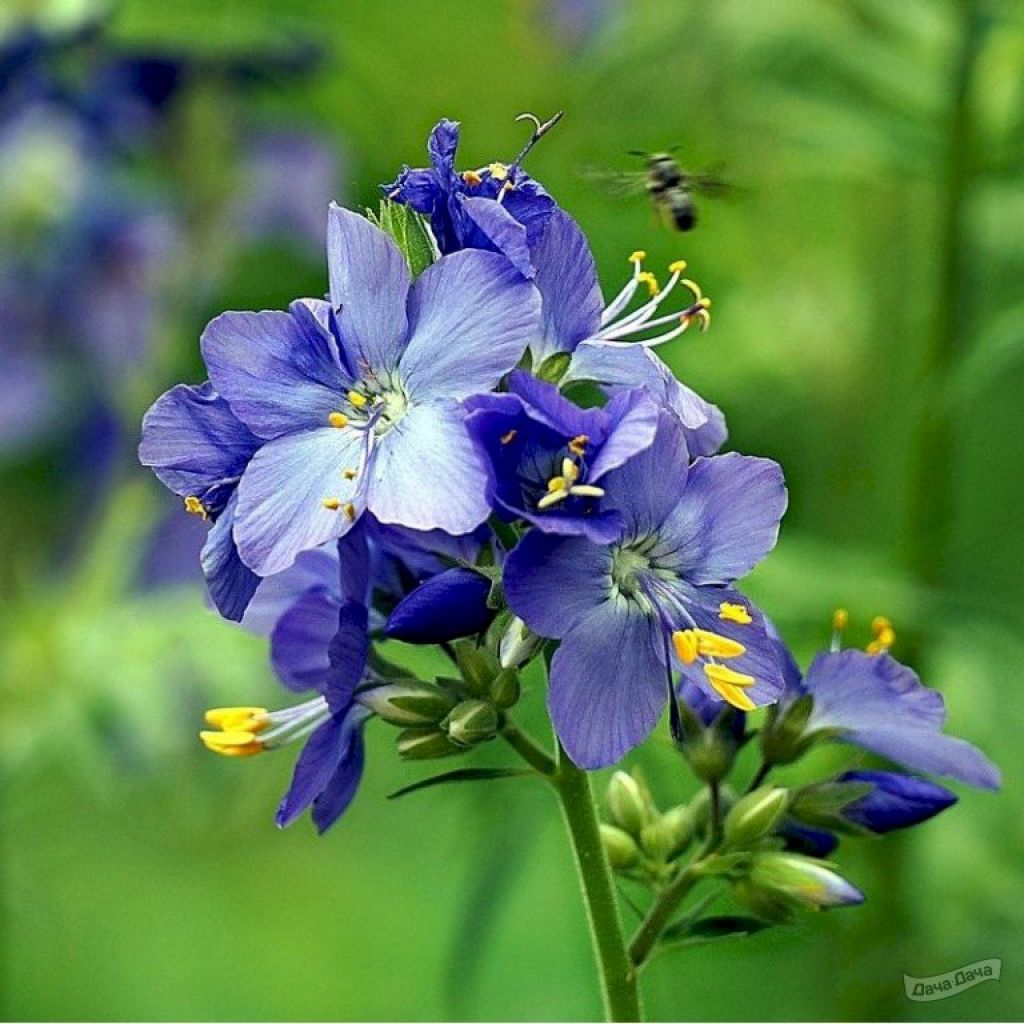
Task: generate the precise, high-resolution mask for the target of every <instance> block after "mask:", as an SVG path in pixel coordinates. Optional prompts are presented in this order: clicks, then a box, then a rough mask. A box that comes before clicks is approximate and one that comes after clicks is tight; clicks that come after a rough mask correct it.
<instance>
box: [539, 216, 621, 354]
mask: <svg viewBox="0 0 1024 1024" xmlns="http://www.w3.org/2000/svg"><path fill="white" fill-rule="evenodd" d="M531 257H532V260H533V266H534V268H535V269H536V284H537V288H538V289H539V291H540V294H541V299H542V300H543V307H542V312H541V319H540V324H539V325H538V331H537V334H536V335H535V337H534V338H533V340H532V341H531V342H530V351H531V352H532V353H533V360H534V363H535V364H539V363H541V362H543V361H544V360H545V359H547V358H548V357H549V356H552V355H554V354H555V353H556V352H572V351H573V350H574V349H575V348H576V346H577V345H579V343H580V342H581V341H583V340H584V339H585V338H589V337H590V336H591V335H593V334H595V333H596V332H597V330H598V328H599V327H600V325H601V310H602V309H603V308H604V298H603V297H602V295H601V286H600V284H598V280H597V267H596V266H595V264H594V256H593V254H592V253H591V251H590V245H589V244H588V243H587V239H586V236H585V235H584V234H583V232H582V231H581V230H580V227H579V225H578V224H577V223H576V221H574V220H573V219H572V217H570V216H569V214H567V213H566V212H565V211H564V210H561V209H555V210H554V211H553V212H552V213H551V214H550V215H549V216H548V218H547V222H546V224H545V226H544V231H543V234H542V235H541V236H540V239H539V241H538V242H537V243H536V245H534V246H533V249H532V253H531Z"/></svg>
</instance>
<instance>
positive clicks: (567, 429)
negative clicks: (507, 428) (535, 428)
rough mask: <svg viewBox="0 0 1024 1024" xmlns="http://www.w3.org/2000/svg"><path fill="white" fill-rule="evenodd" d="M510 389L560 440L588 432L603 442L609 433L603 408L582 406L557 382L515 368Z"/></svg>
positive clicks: (537, 419)
mask: <svg viewBox="0 0 1024 1024" xmlns="http://www.w3.org/2000/svg"><path fill="white" fill-rule="evenodd" d="M508 389H509V391H510V392H511V393H512V394H514V395H516V396H517V397H518V398H519V399H521V401H522V404H523V405H524V406H525V409H526V413H527V415H528V416H529V417H530V419H532V420H534V421H535V422H537V423H540V424H543V425H544V426H545V427H547V428H548V429H549V430H552V431H554V432H555V433H556V434H558V435H559V440H562V439H564V440H569V439H570V438H572V437H575V436H576V435H577V434H587V435H590V436H592V437H593V438H594V440H595V441H598V442H601V441H604V437H605V434H606V433H607V429H606V424H607V416H606V415H605V413H604V411H603V410H601V409H582V408H580V406H578V405H577V404H576V403H575V402H571V401H569V399H567V398H565V397H564V396H563V395H562V393H561V391H559V389H558V385H557V384H551V383H549V382H548V381H546V380H540V378H538V377H534V376H533V375H532V374H529V373H525V372H524V371H522V370H513V371H512V373H510V374H509V375H508ZM483 397H486V396H483ZM498 397H500V396H498ZM477 400H479V399H477Z"/></svg>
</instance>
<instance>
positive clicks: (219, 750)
mask: <svg viewBox="0 0 1024 1024" xmlns="http://www.w3.org/2000/svg"><path fill="white" fill-rule="evenodd" d="M199 738H200V739H201V740H202V741H203V745H204V746H205V747H206V749H207V750H212V751H213V752H214V753H215V754H222V755H223V756H224V757H250V756H252V755H253V754H261V753H262V752H263V750H264V747H263V744H262V743H260V741H259V740H258V739H257V738H256V736H255V735H254V734H253V733H251V732H246V731H245V730H243V729H236V730H232V731H229V732H214V731H211V730H206V729H204V730H203V731H202V732H201V733H200V734H199Z"/></svg>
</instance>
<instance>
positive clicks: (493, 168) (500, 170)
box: [487, 161, 508, 181]
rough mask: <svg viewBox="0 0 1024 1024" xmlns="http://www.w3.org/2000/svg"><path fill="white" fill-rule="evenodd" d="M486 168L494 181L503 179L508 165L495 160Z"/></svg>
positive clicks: (505, 176)
mask: <svg viewBox="0 0 1024 1024" xmlns="http://www.w3.org/2000/svg"><path fill="white" fill-rule="evenodd" d="M487 170H489V171H490V172H491V177H492V178H494V180H495V181H504V180H505V179H506V178H507V177H508V167H507V166H506V165H505V164H502V163H498V162H497V161H495V162H494V163H493V164H488V165H487Z"/></svg>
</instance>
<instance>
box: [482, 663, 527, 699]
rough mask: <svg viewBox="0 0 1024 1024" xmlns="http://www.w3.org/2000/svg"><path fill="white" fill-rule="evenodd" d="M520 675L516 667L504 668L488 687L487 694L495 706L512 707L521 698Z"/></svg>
mask: <svg viewBox="0 0 1024 1024" xmlns="http://www.w3.org/2000/svg"><path fill="white" fill-rule="evenodd" d="M519 689H520V688H519V676H518V675H517V674H516V670H515V669H514V668H503V669H502V670H501V671H500V672H499V673H498V674H497V675H496V676H495V677H494V678H493V679H492V680H491V683H490V686H488V687H487V695H488V697H490V699H491V703H492V704H494V705H495V707H499V708H510V707H512V706H513V705H514V704H515V702H516V701H517V700H519Z"/></svg>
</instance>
